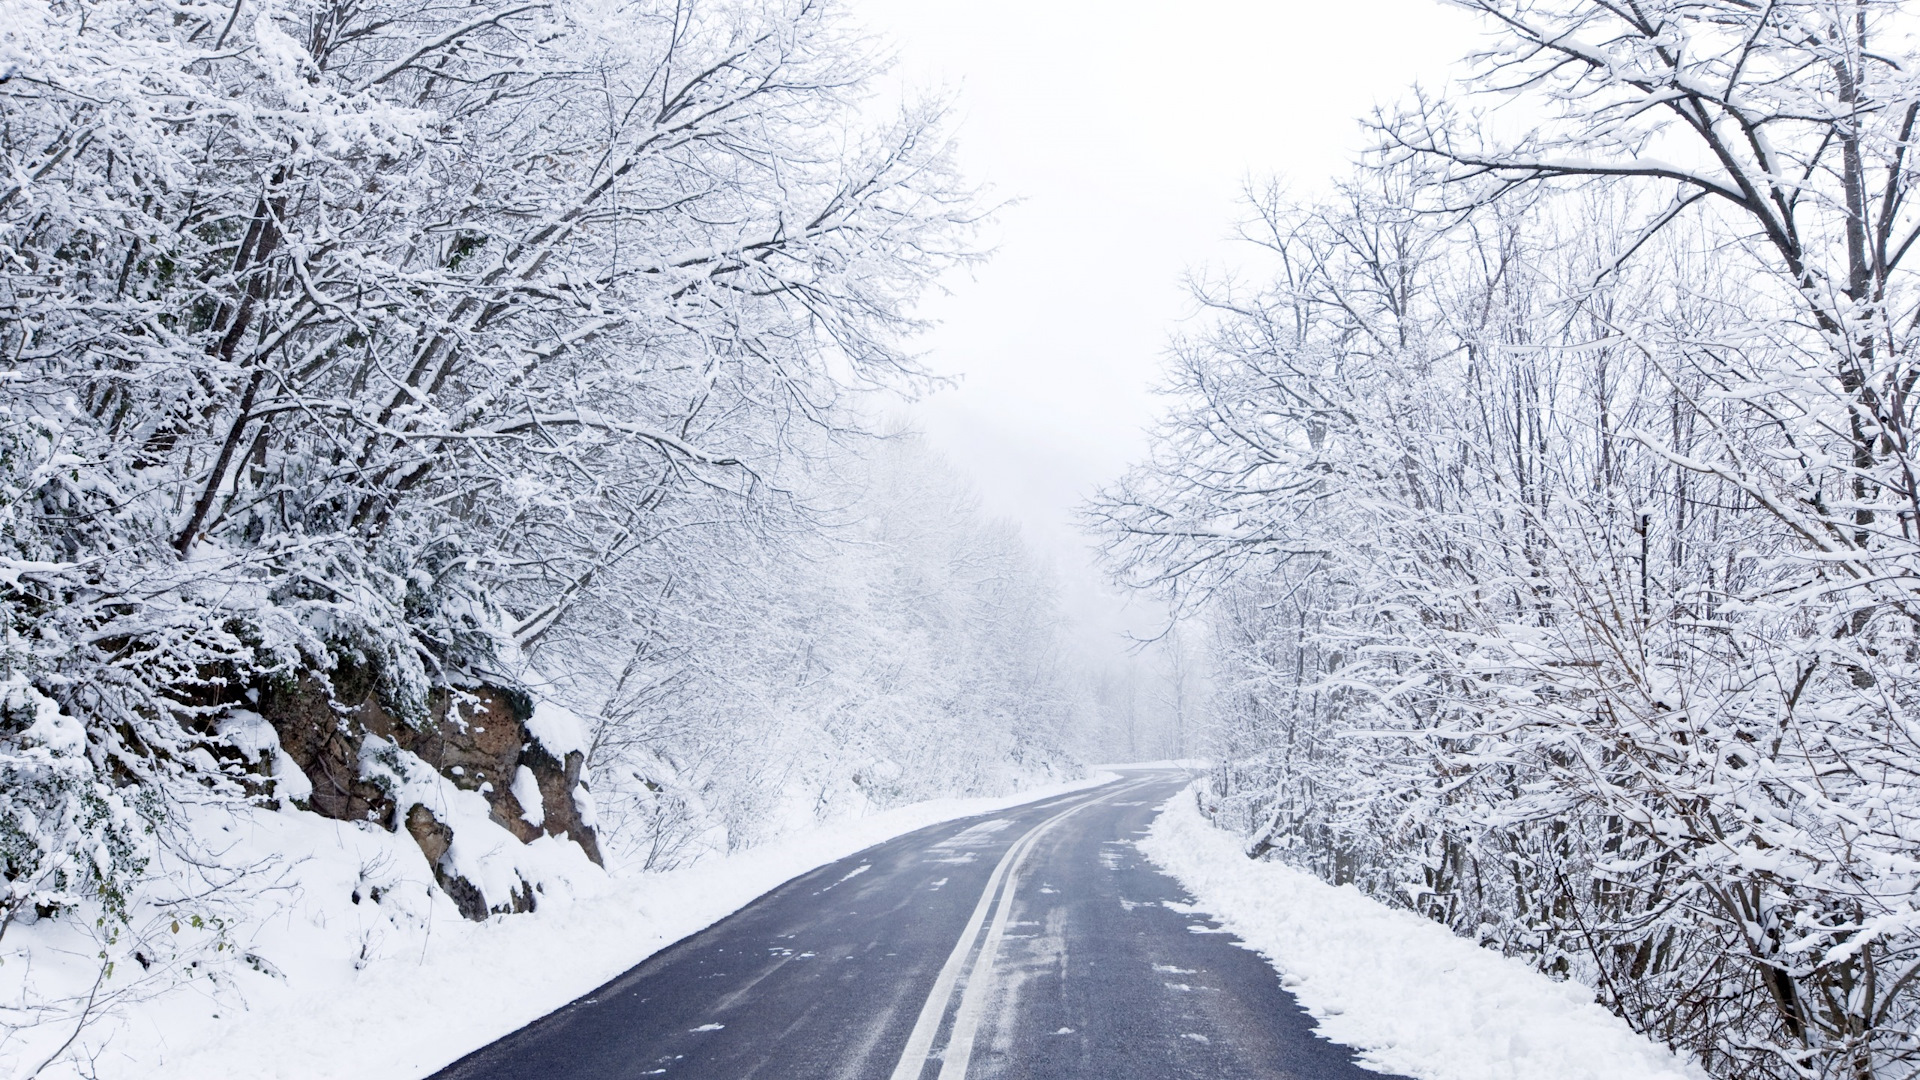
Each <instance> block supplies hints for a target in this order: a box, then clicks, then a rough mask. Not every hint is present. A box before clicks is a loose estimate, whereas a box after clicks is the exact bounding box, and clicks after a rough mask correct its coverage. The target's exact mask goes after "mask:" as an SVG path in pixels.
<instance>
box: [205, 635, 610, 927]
mask: <svg viewBox="0 0 1920 1080" xmlns="http://www.w3.org/2000/svg"><path fill="white" fill-rule="evenodd" d="M253 696H254V697H256V698H257V702H256V707H257V709H258V717H259V719H260V720H261V721H264V726H267V727H270V728H271V729H272V735H273V736H274V737H276V738H277V742H278V749H279V751H280V753H283V754H284V756H285V758H284V759H281V758H279V757H276V756H270V755H267V754H264V753H262V754H259V755H257V764H256V766H255V767H256V770H257V771H258V773H259V774H260V775H261V776H262V786H263V788H266V789H268V790H269V791H270V793H271V794H273V795H274V796H275V797H278V798H284V799H288V800H290V801H292V802H294V803H296V804H297V805H299V806H302V807H304V808H305V809H309V810H312V811H313V812H315V813H318V814H321V815H324V816H326V817H330V818H336V819H340V820H347V821H366V822H373V823H376V824H378V825H380V826H381V827H383V828H386V829H389V830H391V831H394V832H399V831H401V830H402V829H404V830H405V831H406V832H407V833H408V834H409V835H411V836H412V837H413V839H414V841H415V842H416V843H418V844H419V845H420V850H421V851H422V852H423V853H424V854H425V855H426V858H427V861H428V863H429V864H431V865H432V866H433V868H434V875H435V877H436V879H437V880H438V881H439V883H440V886H441V888H443V889H445V890H446V892H447V894H448V895H449V896H451V897H452V898H453V899H454V901H455V903H457V904H458V905H459V907H460V909H461V911H462V913H463V914H465V915H466V916H467V917H468V918H471V919H484V918H486V917H487V916H488V915H489V914H495V913H502V912H514V911H530V910H532V909H533V908H534V907H535V905H536V904H537V903H538V894H539V892H540V883H539V881H538V880H537V875H533V877H534V878H536V879H535V880H530V879H529V877H530V876H529V873H528V872H527V871H525V870H524V869H523V868H522V866H520V865H518V860H516V859H514V858H513V853H512V852H511V851H506V852H502V851H501V850H500V849H501V844H500V843H499V841H500V839H501V838H500V837H499V836H498V833H497V832H496V831H495V830H496V829H497V830H500V831H504V832H505V833H507V834H508V835H509V836H511V838H512V839H513V840H514V841H517V842H518V843H519V844H530V843H534V842H536V841H541V840H542V839H543V838H549V837H550V838H553V839H554V840H555V841H559V842H568V841H570V842H572V843H575V844H578V845H579V846H580V847H581V849H582V850H584V851H585V852H586V854H587V857H588V858H590V859H592V860H593V861H594V862H596V863H598V862H600V861H601V856H600V848H599V840H598V837H597V836H596V835H595V832H594V822H593V817H592V812H593V811H592V798H591V795H590V794H589V793H588V791H587V788H586V785H585V783H584V782H583V778H582V772H583V768H584V765H585V762H586V752H585V751H586V745H585V742H586V740H585V731H584V726H583V725H581V724H580V722H579V721H578V719H577V718H575V717H573V716H572V714H570V713H567V712H566V711H565V710H563V709H558V708H557V707H555V706H552V705H549V704H545V703H536V702H535V701H534V700H533V699H532V698H530V697H529V696H528V695H527V694H526V693H525V692H523V691H520V690H517V689H513V688H507V687H501V686H491V685H479V686H473V687H467V688H458V689H452V688H438V689H435V690H433V691H431V692H430V693H429V694H428V695H427V708H426V710H425V713H424V715H421V716H417V717H411V718H409V717H406V716H403V715H396V713H397V712H400V710H398V709H396V708H393V707H391V706H390V705H389V703H388V702H386V701H384V700H383V697H382V694H381V693H380V692H379V686H378V680H377V679H376V678H375V675H374V673H373V672H372V671H371V670H369V669H367V668H365V667H361V666H356V665H354V664H351V663H347V662H344V661H343V662H341V663H338V664H336V666H335V667H334V669H333V670H332V671H328V672H319V671H305V672H301V673H299V674H297V675H294V676H291V677H287V678H283V679H280V680H276V681H274V682H271V683H269V684H267V685H264V686H261V687H258V688H256V693H255V694H254V695H253ZM243 722H244V719H243ZM252 741H253V742H254V743H255V744H257V745H259V746H261V748H262V749H263V750H265V749H267V746H266V744H267V743H268V741H269V740H268V739H267V738H265V732H261V733H260V736H259V737H256V738H255V739H254V740H252ZM275 761H278V762H280V764H279V767H278V768H277V769H276V767H275V765H274V762H275ZM289 762H290V764H291V765H293V766H297V767H298V770H299V773H300V777H298V778H293V777H289V776H287V775H286V774H287V771H288V770H287V765H288V763H289ZM269 777H272V778H273V779H272V780H269V779H268V778H269ZM474 796H478V797H479V799H481V800H484V803H479V802H475V801H474V798H473V797H474ZM482 806H484V811H482V810H481V809H480V808H481V807H482ZM467 833H474V834H485V836H484V837H483V836H481V835H472V836H468V835H465V834H467ZM463 840H464V841H465V843H464V844H463ZM476 879H478V880H476ZM488 879H492V880H488ZM503 881H504V887H503V885H502V882H503Z"/></svg>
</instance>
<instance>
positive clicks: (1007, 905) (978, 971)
mask: <svg viewBox="0 0 1920 1080" xmlns="http://www.w3.org/2000/svg"><path fill="white" fill-rule="evenodd" d="M1141 786H1143V784H1142V782H1140V781H1136V782H1134V783H1131V784H1121V785H1118V786H1117V787H1116V788H1115V789H1114V790H1113V791H1109V792H1107V793H1105V794H1104V795H1101V796H1098V797H1096V798H1091V799H1087V800H1085V801H1082V802H1079V803H1076V804H1075V805H1073V806H1072V807H1069V808H1068V809H1066V810H1062V811H1061V812H1060V813H1058V814H1055V815H1053V816H1052V817H1050V818H1048V819H1047V820H1045V821H1043V822H1041V823H1040V824H1038V825H1035V826H1034V827H1033V828H1032V829H1029V830H1028V831H1027V834H1026V835H1025V836H1022V837H1021V838H1020V839H1019V840H1017V841H1015V842H1014V844H1013V846H1012V847H1010V848H1008V849H1007V853H1006V854H1005V855H1003V856H1001V857H1000V863H999V865H997V866H995V867H994V868H993V873H992V874H991V875H990V876H989V877H988V878H987V887H986V889H985V890H983V891H982V892H981V893H980V902H979V903H978V904H975V905H974V908H973V914H972V915H971V916H970V917H968V919H967V926H966V929H964V930H962V931H961V932H960V941H959V942H958V943H957V944H956V945H954V947H953V952H952V954H950V955H949V956H948V957H947V962H946V963H945V964H944V965H942V966H941V968H940V975H939V977H938V978H936V979H935V980H934V981H933V989H932V990H931V991H929V992H928V994H927V1001H926V1004H924V1005H922V1006H921V1007H920V1018H919V1019H918V1020H916V1021H915V1022H914V1025H913V1033H912V1034H911V1035H908V1036H907V1046H906V1049H905V1050H903V1051H902V1052H901V1054H900V1063H899V1064H898V1065H895V1066H894V1068H893V1077H892V1080H920V1074H921V1073H922V1072H924V1071H925V1070H926V1067H927V1058H928V1056H929V1055H930V1054H931V1053H932V1052H933V1040H934V1037H935V1036H936V1035H938V1034H939V1032H940V1023H941V1021H942V1020H944V1019H945V1018H946V1015H947V1006H948V1004H949V1003H950V1002H951V1001H952V999H953V989H954V986H955V984H956V983H958V982H959V981H960V975H961V973H962V972H963V971H965V972H967V978H966V985H965V988H964V989H963V990H962V991H961V995H960V1008H959V1011H958V1012H957V1013H955V1014H954V1018H953V1030H952V1032H951V1033H950V1034H949V1035H948V1036H947V1046H946V1051H945V1053H943V1054H942V1055H941V1063H940V1077H939V1080H966V1075H967V1065H968V1063H969V1062H970V1061H971V1060H972V1058H973V1038H974V1034H975V1032H976V1031H977V1030H978V1029H979V1026H980V1010H981V1009H982V1008H983V1007H984V1005H985V1002H986V998H987V997H988V995H989V993H990V992H991V990H990V984H991V982H992V980H993V964H994V957H995V955H996V954H998V953H999V951H1000V939H1001V938H1002V937H1003V936H1004V935H1005V934H1006V930H1007V920H1008V918H1009V917H1010V916H1011V914H1012V912H1013V890H1014V886H1015V883H1016V882H1017V880H1018V878H1019V876H1020V865H1021V864H1022V863H1024V862H1026V860H1027V854H1028V853H1029V852H1031V851H1032V850H1033V846H1034V844H1035V843H1036V842H1037V841H1038V840H1039V839H1040V837H1042V836H1044V835H1045V834H1046V832H1047V830H1048V829H1051V828H1053V827H1054V826H1055V825H1057V824H1059V823H1060V822H1061V821H1062V820H1064V819H1066V818H1068V817H1071V816H1072V815H1074V814H1077V813H1079V812H1080V811H1082V810H1085V809H1086V808H1087V807H1089V806H1092V805H1094V804H1095V803H1101V802H1105V801H1107V800H1108V799H1111V798H1113V797H1114V796H1116V795H1120V794H1123V793H1126V792H1130V791H1134V790H1136V789H1138V788H1139V787H1141ZM996 905H998V909H997V910H995V907H996ZM989 911H992V912H993V925H992V926H991V927H989V928H988V930H987V940H986V942H985V943H984V944H982V945H981V946H980V950H979V952H978V954H975V953H974V948H973V945H974V941H975V940H976V939H977V938H978V937H979V936H980V927H981V925H982V924H983V923H985V922H986V921H987V913H988V912H989ZM969 955H972V956H973V957H974V960H973V964H972V967H971V970H969V969H968V964H967V957H968V956H969Z"/></svg>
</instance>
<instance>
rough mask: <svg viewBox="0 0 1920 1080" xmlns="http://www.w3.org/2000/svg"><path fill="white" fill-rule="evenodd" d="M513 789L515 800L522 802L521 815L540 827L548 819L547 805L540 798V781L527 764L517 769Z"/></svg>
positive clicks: (530, 823) (532, 824)
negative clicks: (534, 776) (535, 777)
mask: <svg viewBox="0 0 1920 1080" xmlns="http://www.w3.org/2000/svg"><path fill="white" fill-rule="evenodd" d="M512 790H513V797H514V800H515V801H517V802H518V803H519V804H520V817H521V818H522V819H523V820H525V821H526V823H527V824H529V825H531V826H533V827H534V828H536V829H537V828H539V827H540V825H541V823H542V822H544V821H546V820H547V807H546V804H545V803H543V802H541V800H540V781H538V780H535V779H534V778H533V770H532V769H529V768H527V767H526V766H525V765H522V766H520V767H519V768H518V769H515V770H514V771H513V789H512ZM589 827H591V826H589Z"/></svg>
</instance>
